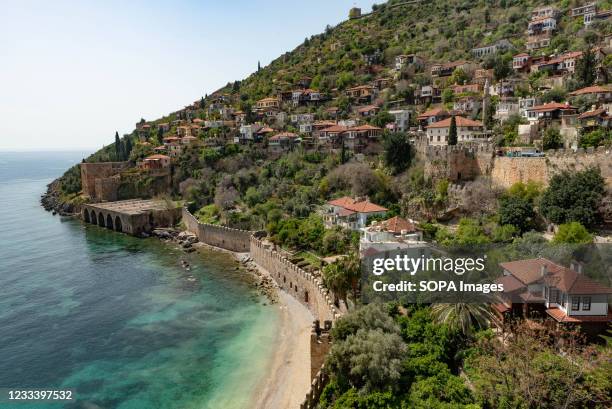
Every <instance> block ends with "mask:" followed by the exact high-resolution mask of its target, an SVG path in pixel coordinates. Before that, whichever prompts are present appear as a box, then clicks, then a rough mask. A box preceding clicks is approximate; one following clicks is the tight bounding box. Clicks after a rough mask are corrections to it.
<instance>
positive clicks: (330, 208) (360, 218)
mask: <svg viewBox="0 0 612 409" xmlns="http://www.w3.org/2000/svg"><path fill="white" fill-rule="evenodd" d="M386 212H387V209H386V208H384V207H382V206H379V205H377V204H375V203H372V202H370V201H369V200H368V199H367V198H366V199H353V198H352V197H348V196H344V197H341V198H339V199H335V200H330V201H329V202H327V204H326V205H325V206H324V220H325V225H326V226H327V227H333V226H342V227H344V228H346V229H350V230H359V229H361V228H363V227H365V226H367V223H368V218H370V217H372V216H382V215H384V214H385V213H386Z"/></svg>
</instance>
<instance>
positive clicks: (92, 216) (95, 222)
mask: <svg viewBox="0 0 612 409" xmlns="http://www.w3.org/2000/svg"><path fill="white" fill-rule="evenodd" d="M90 219H91V222H92V223H93V224H98V216H96V212H94V211H93V210H92V211H91V217H90Z"/></svg>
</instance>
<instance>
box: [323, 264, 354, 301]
mask: <svg viewBox="0 0 612 409" xmlns="http://www.w3.org/2000/svg"><path fill="white" fill-rule="evenodd" d="M323 282H324V283H325V286H326V287H327V288H329V289H330V290H331V291H332V292H333V293H334V294H335V296H336V297H338V298H339V299H341V300H342V301H344V303H345V304H347V305H348V303H347V302H346V295H347V292H348V290H349V288H350V283H349V281H348V280H347V275H346V274H345V272H344V269H343V268H342V265H341V264H340V262H339V261H336V262H334V263H331V264H328V265H327V266H325V267H324V268H323Z"/></svg>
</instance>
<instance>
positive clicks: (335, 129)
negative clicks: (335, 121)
mask: <svg viewBox="0 0 612 409" xmlns="http://www.w3.org/2000/svg"><path fill="white" fill-rule="evenodd" d="M347 129H348V128H347V127H346V126H342V125H332V126H330V127H329V128H324V129H322V130H321V132H332V133H336V132H344V131H346V130H347Z"/></svg>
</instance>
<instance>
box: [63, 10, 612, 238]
mask: <svg viewBox="0 0 612 409" xmlns="http://www.w3.org/2000/svg"><path fill="white" fill-rule="evenodd" d="M611 3H612V2H610V1H609V0H605V1H600V2H598V3H597V7H598V10H604V11H605V10H609V9H610V8H611V7H610V6H611ZM582 4H583V3H581V2H570V1H561V2H544V1H534V0H515V1H511V0H507V1H505V0H500V1H478V2H476V1H457V0H450V1H427V2H414V1H410V2H406V1H399V0H390V1H389V2H388V3H385V4H383V5H379V6H375V7H374V8H373V10H372V12H371V13H370V14H366V11H365V10H364V11H363V15H362V17H360V18H352V19H349V20H347V21H344V22H343V23H341V24H338V25H337V26H336V27H328V28H327V29H326V30H325V32H324V33H321V34H319V35H315V36H312V37H311V38H307V39H305V41H304V42H303V44H301V45H299V46H298V47H296V48H295V49H294V50H293V51H291V52H287V53H285V54H283V55H282V56H280V57H279V58H277V59H276V60H274V61H272V62H271V63H270V64H269V65H268V66H266V67H262V68H260V69H258V70H257V71H256V72H254V73H253V74H252V75H250V76H249V77H248V78H246V79H244V80H242V81H233V82H232V81H230V82H228V84H227V86H226V87H223V88H222V89H219V90H217V91H215V92H213V93H211V94H210V95H206V97H203V98H202V99H201V100H199V101H195V102H193V103H190V104H188V105H186V106H185V108H182V109H179V110H177V111H176V112H173V113H169V114H168V115H167V116H165V117H163V118H159V119H155V120H150V121H145V120H144V119H143V120H141V121H140V122H139V123H138V124H137V126H136V129H135V130H134V131H133V132H132V133H130V134H128V135H124V136H123V137H122V138H119V137H118V136H116V137H115V143H113V144H110V145H109V146H106V147H105V148H103V149H101V150H100V151H98V152H96V153H94V154H93V155H91V156H90V157H89V158H87V159H86V161H87V162H102V161H118V160H130V161H131V163H132V164H133V165H136V164H137V163H138V162H139V161H140V160H142V159H143V158H145V157H146V156H148V155H150V154H152V153H153V146H155V145H161V144H162V143H163V144H164V146H161V147H165V146H170V145H172V142H170V143H167V142H168V141H169V140H170V139H172V138H174V139H180V138H181V137H183V136H188V137H192V138H193V139H194V140H195V141H196V142H198V146H197V147H188V148H186V149H184V152H183V153H182V154H181V155H179V156H176V157H174V158H173V159H174V160H173V162H174V165H173V170H172V183H171V185H170V186H169V189H168V192H167V193H168V194H170V195H172V196H177V197H180V198H184V199H187V200H188V201H189V202H191V203H192V209H193V210H194V211H198V210H201V211H202V213H201V215H202V219H203V220H207V221H214V222H224V223H228V224H232V225H236V226H242V227H250V228H261V227H263V226H264V225H266V224H267V223H268V222H269V220H267V218H266V217H263V216H262V215H263V213H265V211H264V210H262V209H259V210H258V209H257V205H263V204H266V205H267V206H268V208H267V210H266V211H268V210H270V209H271V208H279V212H280V214H283V215H289V216H298V217H305V216H308V215H309V214H310V213H311V209H312V206H313V204H320V203H322V201H324V200H326V199H328V198H329V197H334V196H338V195H340V194H350V195H368V196H370V197H372V198H374V199H375V200H377V201H378V202H379V203H380V204H383V205H386V206H387V207H388V208H392V209H396V211H400V210H402V211H404V212H405V210H406V209H411V210H414V208H415V205H414V202H415V201H417V202H418V201H419V200H420V201H421V202H423V200H424V199H423V198H424V197H427V195H428V194H429V193H427V192H425V193H423V194H421V195H417V196H418V197H414V190H415V189H417V188H418V189H420V190H423V189H429V190H430V191H431V195H433V196H436V192H435V186H434V185H433V184H432V183H433V182H432V181H426V180H424V179H423V170H422V167H421V168H419V166H416V167H413V168H411V169H410V171H409V172H408V174H407V175H404V174H403V173H402V171H403V170H404V168H405V167H406V165H409V164H410V155H408V156H407V158H406V160H405V162H406V163H404V164H402V165H401V166H400V168H402V169H394V166H392V165H391V166H390V163H389V160H387V159H388V158H385V155H386V154H385V150H387V151H388V149H387V147H386V146H384V144H383V143H382V140H381V139H379V140H378V142H376V141H374V139H372V141H374V142H372V143H371V145H372V146H367V147H366V148H365V149H363V148H362V147H359V153H365V155H366V159H367V162H365V163H364V162H363V161H362V163H361V164H346V165H343V167H341V168H339V167H338V165H340V164H343V163H344V162H346V159H347V157H348V156H351V155H353V154H356V153H357V152H358V151H357V148H355V147H353V148H351V149H352V151H350V152H348V153H346V155H345V152H344V148H345V147H344V145H342V152H340V150H339V149H338V147H339V146H338V145H337V143H336V144H335V145H334V146H332V147H331V148H330V149H329V150H322V149H319V148H315V149H314V151H313V152H309V153H300V152H297V151H294V152H288V151H289V150H293V149H285V148H286V146H285V145H282V144H283V143H284V140H283V142H281V145H280V147H281V152H280V154H279V152H276V153H275V154H270V152H269V149H268V144H269V142H270V141H271V140H270V136H271V133H279V135H285V136H283V138H285V139H287V138H288V139H289V140H290V141H291V140H293V139H292V138H294V139H295V138H296V136H299V139H300V140H301V143H302V146H304V147H306V146H313V145H314V144H315V142H313V140H314V139H316V137H314V136H313V135H315V134H316V132H317V131H316V130H315V129H314V128H315V127H316V125H317V122H321V123H325V124H327V122H324V121H330V120H332V121H333V123H336V122H337V121H341V122H342V121H348V122H347V123H352V124H353V125H355V124H365V125H368V126H374V127H376V129H379V130H375V131H372V132H374V133H379V132H382V131H383V130H385V131H384V132H385V134H386V133H388V132H387V131H386V129H387V127H388V125H389V123H391V122H392V121H393V119H394V118H393V117H392V116H390V115H389V113H388V111H389V109H391V108H392V107H400V106H401V107H404V108H402V109H405V110H407V111H410V112H411V114H410V120H409V125H410V126H411V129H416V127H415V126H416V125H419V123H418V122H417V119H416V116H417V115H418V114H419V113H422V112H424V111H426V110H427V109H428V108H430V107H431V106H432V105H438V106H440V107H441V108H444V107H446V109H448V110H449V111H450V110H452V109H453V100H455V101H457V100H461V99H466V98H467V99H468V102H470V101H469V99H472V100H476V102H477V103H475V104H473V105H470V106H469V107H468V108H465V109H463V111H464V113H463V114H462V115H465V116H467V117H470V118H471V119H472V120H474V119H475V120H480V119H483V118H484V117H486V119H489V122H490V123H489V125H490V127H491V128H492V132H493V136H494V137H495V139H496V140H497V141H498V143H499V144H501V145H504V144H506V145H511V144H513V143H518V142H517V141H518V139H517V135H518V132H517V127H518V124H520V123H524V122H523V121H524V120H522V119H520V118H516V117H511V118H510V119H511V120H510V121H507V122H505V123H502V122H500V121H497V120H495V121H494V120H493V119H492V113H493V112H494V109H495V106H496V105H495V104H497V103H498V101H499V100H500V98H505V96H504V95H501V94H500V95H499V96H494V97H492V99H491V100H492V101H491V103H490V104H489V111H487V112H484V106H483V103H484V102H485V99H486V97H483V90H482V88H483V84H482V83H480V84H476V88H475V90H476V91H474V90H473V89H467V90H464V89H462V88H457V87H461V86H462V84H470V81H472V82H474V83H475V82H476V81H477V79H476V75H475V71H482V72H484V75H490V81H491V83H492V84H494V85H497V84H498V83H499V81H501V80H502V79H509V80H515V81H517V83H518V85H516V87H515V88H516V89H515V90H514V97H516V96H523V97H524V96H533V97H535V98H538V99H541V100H543V101H544V102H548V101H557V102H561V101H562V100H564V98H566V95H567V92H568V91H572V90H574V89H576V88H579V87H580V86H581V85H584V84H582V83H581V81H582V80H581V79H577V78H576V77H577V75H565V77H564V78H566V80H565V81H564V83H563V86H562V87H561V88H560V87H559V86H558V85H556V83H555V85H554V86H552V85H551V86H548V85H545V86H542V84H541V82H542V81H543V80H544V79H546V78H547V76H548V74H547V73H546V72H544V73H538V72H536V73H532V74H528V73H518V72H516V73H515V72H512V68H511V67H512V59H513V55H515V54H517V53H519V52H524V51H525V46H526V42H527V34H526V28H527V26H528V24H529V21H530V19H531V18H532V16H531V13H532V10H534V9H535V8H537V7H539V6H543V5H547V6H555V7H556V8H557V9H558V11H559V17H558V19H557V26H556V30H554V32H553V33H552V35H551V38H550V41H549V44H548V45H547V46H545V47H540V48H538V49H534V50H531V51H530V52H529V54H530V57H529V58H531V59H533V60H537V59H538V58H540V56H543V59H544V60H545V59H547V58H552V57H548V56H552V55H562V53H565V52H568V51H579V50H585V49H586V48H588V47H587V44H589V46H593V45H602V44H605V41H606V38H607V36H609V35H610V34H611V32H612V29H611V24H610V22H609V20H602V21H596V22H594V23H593V24H591V25H590V26H589V27H585V25H584V23H583V19H582V17H580V18H576V17H571V16H570V10H571V9H572V8H573V7H577V6H580V5H582ZM347 15H348V10H347ZM501 40H507V41H508V42H509V43H510V44H511V45H510V47H509V48H508V49H506V50H504V51H500V52H497V53H494V54H491V55H488V56H486V57H483V58H476V57H475V56H474V55H473V53H472V49H473V48H474V47H481V46H488V45H491V44H496V43H497V42H499V41H501ZM401 55H415V56H416V57H415V58H417V59H418V60H419V61H420V62H419V64H407V65H402V66H401V67H398V66H397V60H396V57H398V56H401ZM456 61H458V62H459V63H461V62H465V61H467V63H466V64H471V65H472V66H473V68H470V69H465V70H462V69H455V70H454V72H452V75H450V76H442V75H435V76H434V75H433V74H432V71H431V68H432V67H433V66H434V65H435V64H449V63H450V64H452V62H456ZM610 62H611V61H610V58H606V59H605V60H604V61H602V62H600V63H599V66H602V67H604V70H603V72H604V79H603V81H604V83H607V82H608V80H607V78H606V75H607V71H608V70H609V67H610V65H611V64H610ZM541 74H543V75H541ZM551 75H552V74H551ZM487 78H489V77H487ZM551 79H554V78H553V77H551ZM377 81H379V83H377ZM592 82H593V80H591V83H592ZM364 84H379V85H374V88H376V92H375V93H373V94H372V95H371V96H368V98H366V99H365V100H363V98H359V97H357V98H356V97H352V96H350V94H348V93H347V90H349V89H351V87H354V86H364ZM365 86H367V87H371V86H370V85H365ZM426 87H430V88H431V87H433V88H434V95H433V96H431V97H425V96H424V95H425V94H424V91H423V90H424V89H425V88H426ZM551 87H552V89H551ZM296 89H300V90H301V91H300V92H303V93H312V94H315V95H317V96H319V95H320V98H319V99H317V101H316V102H313V103H310V102H306V103H303V101H302V100H301V99H299V100H298V102H297V103H296V102H295V100H294V101H293V103H292V98H295V96H293V97H292V92H293V91H295V90H296ZM436 92H437V94H436ZM416 95H419V96H418V97H417V96H416ZM265 98H268V99H270V100H272V103H273V104H274V107H273V108H274V109H268V108H266V107H264V106H263V105H261V106H260V105H258V104H263V103H264V102H262V101H265ZM299 98H301V96H300V97H299ZM579 102H580V107H579V109H580V111H579V112H583V111H585V110H587V109H588V108H589V107H590V106H591V105H590V102H589V101H586V100H585V101H579ZM368 104H370V105H368ZM455 105H456V104H455ZM460 107H462V106H460ZM330 108H331V109H333V110H331V111H330ZM491 108H492V109H491ZM364 110H365V111H364ZM367 110H371V111H372V112H373V114H369V112H368V111H367ZM454 110H455V111H457V107H456V106H455V108H454ZM460 111H461V109H460ZM364 112H365V114H364ZM281 114H282V115H283V116H281ZM300 114H306V115H310V116H309V118H311V119H309V120H307V121H306V122H309V123H307V124H305V123H303V122H304V121H302V120H300V119H298V120H295V121H294V120H293V119H291V117H293V116H296V115H298V116H299V115H300ZM366 114H367V115H366ZM415 114H417V115H415ZM485 114H486V115H485ZM290 119H291V120H290ZM342 123H344V122H342ZM255 124H259V125H257V129H260V128H261V127H263V130H262V131H261V132H263V131H264V130H266V129H267V130H268V132H269V133H270V135H268V134H266V135H265V136H264V137H263V138H261V140H260V142H261V143H255V144H254V143H252V141H250V142H248V143H246V142H245V141H247V140H248V138H247V139H244V133H243V132H245V131H244V129H243V128H244V127H245V126H246V127H247V128H249V129H251V128H253V127H254V126H255ZM304 125H306V126H304ZM342 126H344V125H342ZM421 126H422V125H421ZM246 132H247V133H248V132H250V131H249V130H247V131H246ZM283 132H284V133H283ZM360 132H363V131H360ZM367 132H370V131H367ZM262 135H263V134H262ZM489 135H491V134H489ZM411 137H414V136H411ZM605 137H609V134H608V136H605ZM605 137H604V140H605ZM236 141H240V143H238V144H236ZM600 141H601V139H597V138H595V142H594V144H595V146H596V144H597V143H598V142H600ZM400 142H401V141H400ZM535 142H536V143H541V142H537V141H535ZM533 143H534V142H533V141H528V143H527V144H528V145H530V146H533ZM276 144H277V145H278V141H277V143H276ZM309 144H310V145H309ZM388 146H397V145H388ZM551 146H552V145H551ZM164 149H165V148H164ZM306 150H307V151H308V150H309V149H306ZM347 150H350V149H348V148H347ZM311 151H312V150H311ZM347 166H353V167H354V169H348V170H347V169H345V168H346V167H347ZM275 172H276V175H274V173H275ZM334 172H335V173H334ZM271 176H276V177H271ZM237 178H238V179H240V180H237ZM405 178H408V182H406V180H405ZM434 182H435V181H434ZM122 184H123V185H122V186H121V187H120V189H119V190H120V192H123V197H126V196H125V195H126V194H127V193H128V192H132V194H136V193H138V194H139V195H142V194H143V192H145V193H146V189H147V186H151V185H152V184H154V183H152V181H151V178H150V177H149V176H147V175H146V174H141V173H139V172H137V171H136V172H131V173H130V174H129V177H124V178H123V179H122ZM128 184H130V186H127V185H128ZM250 184H252V185H250ZM58 185H59V189H57V186H58ZM54 186H55V187H56V188H55V190H56V191H57V190H59V193H57V192H56V194H57V195H59V196H60V202H69V203H74V204H78V203H80V202H81V201H82V200H83V198H82V197H81V196H80V194H79V191H80V173H79V170H78V167H74V168H72V169H70V170H69V171H67V172H66V174H65V175H64V176H63V177H62V178H60V180H59V183H58V184H56V185H54ZM249 189H250V192H249V191H248V190H249ZM158 193H159V192H158V191H155V192H154V191H151V192H149V194H158ZM120 196H121V195H120ZM223 197H225V199H224V198H223ZM226 199H227V200H226ZM273 202H274V204H273V205H271V204H270V203H273ZM425 202H426V201H425ZM281 203H282V205H281ZM270 206H272V207H271V208H270ZM417 207H419V206H417ZM420 207H421V208H422V207H423V206H422V205H421V206H420ZM433 207H436V206H433ZM417 210H418V209H417ZM419 212H420V213H419ZM417 213H418V214H421V215H424V216H425V218H427V219H430V218H431V214H432V213H431V211H429V210H427V211H425V210H423V209H420V210H418V211H417ZM258 214H259V215H258Z"/></svg>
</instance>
